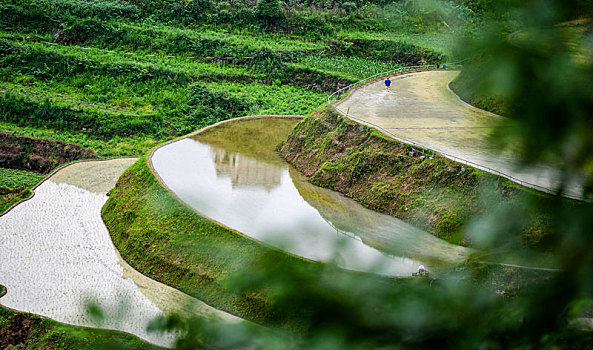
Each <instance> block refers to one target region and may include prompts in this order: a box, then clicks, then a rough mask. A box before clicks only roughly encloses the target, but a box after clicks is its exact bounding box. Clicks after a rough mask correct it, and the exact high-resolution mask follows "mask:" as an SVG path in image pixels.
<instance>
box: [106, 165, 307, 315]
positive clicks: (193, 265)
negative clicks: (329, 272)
mask: <svg viewBox="0 0 593 350" xmlns="http://www.w3.org/2000/svg"><path fill="white" fill-rule="evenodd" d="M102 214H103V220H104V221H105V224H106V225H107V228H108V229H109V232H110V234H111V237H112V239H113V242H114V243H115V246H116V247H117V248H118V250H119V251H120V252H121V255H122V256H123V257H124V258H125V259H126V261H127V262H128V263H129V264H130V265H132V266H133V267H134V268H135V269H137V270H138V271H140V272H141V273H143V274H145V275H146V276H148V277H150V278H153V279H155V280H157V281H160V282H162V283H165V284H167V285H170V286H172V287H174V288H177V289H179V290H181V291H183V292H185V293H188V294H190V295H192V296H194V297H197V298H199V299H201V300H203V301H205V302H206V303H208V304H210V305H212V306H214V307H216V308H219V309H222V310H225V311H228V312H231V313H233V314H236V315H239V316H241V317H244V318H247V319H250V320H253V321H256V322H259V323H264V324H276V325H278V324H288V323H290V318H291V317H292V315H288V316H287V315H281V314H278V313H276V312H275V311H274V310H273V307H272V305H270V304H269V303H268V300H267V299H268V298H267V296H266V291H264V290H259V291H256V292H251V293H242V292H238V291H236V290H234V289H233V288H231V286H229V285H227V283H226V279H227V278H228V277H230V276H232V275H233V274H238V273H239V272H240V271H243V270H245V269H247V268H249V266H252V265H253V264H254V263H256V262H257V260H258V259H260V258H263V257H265V258H267V259H271V260H273V261H276V262H277V263H278V264H290V265H294V266H297V267H303V268H304V267H307V268H315V266H317V264H311V263H308V262H305V261H304V260H302V259H299V258H296V257H292V256H290V255H288V254H285V253H283V252H280V251H276V250H274V249H271V248H267V247H266V246H264V245H262V244H260V243H257V242H255V241H253V240H251V239H249V238H247V237H245V236H243V235H241V234H240V233H238V232H235V231H233V230H230V229H227V228H224V227H222V226H220V225H218V224H217V223H215V222H212V221H210V220H209V219H206V218H204V217H201V216H200V215H198V214H197V213H196V212H195V211H194V210H192V209H191V208H189V207H187V206H185V205H184V204H182V203H181V202H180V201H179V200H178V199H176V198H175V197H174V196H173V195H172V194H171V193H170V192H169V191H167V190H166V189H165V188H164V187H163V186H162V185H161V184H160V183H159V182H158V181H157V179H156V178H155V176H154V175H153V174H152V172H151V171H150V170H149V168H148V166H147V164H146V159H145V158H142V159H140V160H138V161H137V162H136V163H135V164H134V165H133V166H132V167H131V168H130V169H128V170H127V171H126V172H125V173H124V174H123V175H122V177H121V178H120V179H119V180H118V182H117V185H116V187H115V188H114V189H113V190H112V191H111V192H110V197H109V200H108V201H107V203H106V205H105V206H104V207H103V213H102Z"/></svg>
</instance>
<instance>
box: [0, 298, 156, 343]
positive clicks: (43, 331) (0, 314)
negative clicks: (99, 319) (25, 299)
mask: <svg viewBox="0 0 593 350" xmlns="http://www.w3.org/2000/svg"><path fill="white" fill-rule="evenodd" d="M11 324H13V328H11V329H12V330H13V331H14V330H15V329H17V330H19V331H22V332H24V333H26V336H25V341H26V343H27V346H26V347H24V346H23V345H18V344H17V345H16V346H14V347H10V346H9V347H8V349H14V350H16V349H31V350H34V349H39V350H41V349H61V350H70V349H72V350H90V349H161V348H159V347H156V346H154V345H150V344H148V343H146V342H143V341H142V340H140V339H138V338H136V337H134V336H132V335H129V334H125V333H122V332H116V331H109V330H102V329H92V328H84V327H76V326H70V325H66V324H63V323H59V322H55V321H52V320H50V319H45V318H41V317H39V316H35V315H31V314H26V313H21V312H16V311H12V310H9V309H7V308H4V307H2V306H0V335H2V336H6V337H8V336H9V334H10V333H8V332H7V333H4V332H3V331H4V330H8V329H9V327H10V325H11ZM25 324H29V325H30V326H24V327H27V328H23V325H25Z"/></svg>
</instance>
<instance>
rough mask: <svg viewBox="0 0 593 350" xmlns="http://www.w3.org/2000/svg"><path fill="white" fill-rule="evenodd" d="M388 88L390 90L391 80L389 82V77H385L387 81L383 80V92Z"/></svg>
mask: <svg viewBox="0 0 593 350" xmlns="http://www.w3.org/2000/svg"><path fill="white" fill-rule="evenodd" d="M390 88H391V80H389V77H387V80H385V91H389V89H390Z"/></svg>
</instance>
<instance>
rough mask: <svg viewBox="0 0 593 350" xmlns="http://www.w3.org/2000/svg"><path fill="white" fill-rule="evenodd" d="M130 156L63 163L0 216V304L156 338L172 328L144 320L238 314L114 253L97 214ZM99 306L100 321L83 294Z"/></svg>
mask: <svg viewBox="0 0 593 350" xmlns="http://www.w3.org/2000/svg"><path fill="white" fill-rule="evenodd" d="M134 161H135V160H134V159H114V160H109V161H94V162H85V163H77V164H73V165H70V166H68V167H66V168H64V169H62V170H60V171H59V172H57V173H56V174H55V175H53V176H52V177H51V178H49V179H48V180H47V181H45V182H44V183H43V184H41V185H40V186H39V187H38V188H37V189H36V190H35V196H34V197H33V198H32V199H30V200H28V201H26V202H24V203H21V204H19V205H18V206H17V207H15V208H14V209H13V210H11V211H10V212H8V213H7V214H6V215H4V216H2V217H0V256H1V257H2V259H0V284H2V285H5V286H6V287H7V289H8V292H7V294H6V295H5V296H3V297H2V298H1V299H0V304H2V305H4V306H7V307H9V308H12V309H16V310H19V311H25V312H30V313H34V314H38V315H42V316H46V317H50V318H52V319H54V320H56V321H60V322H64V323H68V324H73V325H81V326H91V327H93V326H99V327H101V328H107V329H115V330H121V331H125V332H128V333H132V334H134V335H136V336H138V337H140V338H142V339H145V340H147V341H149V342H152V343H154V344H158V345H161V346H172V345H173V343H174V340H175V336H174V335H173V334H156V333H148V332H147V331H146V326H147V325H148V323H149V322H150V321H151V320H152V319H154V318H155V317H158V316H163V314H167V313H172V312H183V311H185V312H187V313H190V314H192V315H205V316H216V317H218V318H221V319H225V320H233V321H237V320H238V319H237V318H236V317H234V316H232V315H229V314H226V313H223V312H221V311H218V310H216V309H214V308H212V307H210V306H208V305H206V304H204V303H202V302H200V301H198V300H195V299H193V298H191V297H189V296H187V295H185V294H183V293H181V292H179V291H177V290H174V289H173V288H170V287H167V286H165V285H163V284H161V283H158V282H156V281H153V280H151V279H149V278H147V277H145V276H142V275H140V274H139V273H138V272H136V271H134V270H133V269H132V268H131V267H130V266H129V265H127V264H126V263H125V262H124V261H123V260H121V259H120V258H119V255H118V254H117V251H116V250H115V247H114V246H113V243H112V242H111V238H110V237H109V233H108V232H107V228H106V227H105V225H104V223H103V221H102V219H101V208H102V207H103V205H104V204H105V202H106V200H107V195H106V192H107V190H109V189H110V188H112V187H113V186H114V185H115V182H116V180H117V178H118V177H119V176H120V175H121V173H122V172H123V171H124V170H125V169H126V168H127V167H129V166H130V165H131V164H132V163H133V162H134ZM89 301H90V302H95V303H97V304H98V305H99V306H100V307H101V308H102V309H103V310H104V311H105V315H106V317H105V319H104V320H103V322H102V323H100V324H97V323H95V322H94V321H93V320H92V319H91V317H90V316H89V314H88V313H87V312H86V307H85V305H86V303H87V302H89Z"/></svg>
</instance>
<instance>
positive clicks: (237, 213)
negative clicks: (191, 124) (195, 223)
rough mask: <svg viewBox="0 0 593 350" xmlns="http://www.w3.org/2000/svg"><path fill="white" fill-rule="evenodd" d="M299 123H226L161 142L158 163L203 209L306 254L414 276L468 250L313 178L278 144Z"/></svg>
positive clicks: (343, 264)
mask: <svg viewBox="0 0 593 350" xmlns="http://www.w3.org/2000/svg"><path fill="white" fill-rule="evenodd" d="M296 123H297V120H295V119H280V118H266V119H254V120H244V121H235V122H231V123H226V124H223V125H221V126H218V127H216V128H214V129H211V130H210V131H207V132H205V133H202V134H200V135H198V136H197V137H195V138H186V139H183V140H180V141H177V142H175V143H172V144H170V145H167V146H165V147H162V148H160V149H159V150H157V151H156V152H155V154H154V155H153V157H152V163H153V165H154V168H155V169H156V171H157V173H158V174H159V176H160V177H161V178H162V179H163V181H164V182H165V184H166V185H167V186H168V187H169V188H170V189H171V190H172V191H174V192H175V193H176V194H177V195H178V196H179V197H180V198H181V200H183V201H184V202H185V203H187V204H189V205H190V206H191V207H193V208H194V209H195V210H197V211H198V212H200V213H202V214H204V215H206V216H207V217H210V218H211V219H214V220H216V221H218V222H220V223H222V224H224V225H226V226H228V227H230V228H233V229H235V230H237V231H239V232H242V233H244V234H246V235H248V236H250V237H252V238H254V239H256V240H258V241H261V242H264V243H266V244H269V245H271V246H274V247H278V248H281V249H284V250H285V251H288V252H290V253H292V254H295V255H298V256H301V257H304V258H308V259H311V260H320V261H334V262H335V263H337V264H338V265H339V266H341V267H344V268H347V269H351V270H358V271H373V272H377V273H381V274H386V275H395V276H409V275H410V274H411V273H412V272H414V271H416V270H417V268H418V266H419V265H420V264H425V265H427V266H428V267H429V268H432V269H437V268H439V267H441V266H443V265H446V264H448V263H452V262H456V261H460V260H461V259H463V258H464V257H465V256H466V254H467V250H465V249H464V248H461V247H456V246H453V245H450V244H448V243H446V242H444V241H441V240H439V239H437V238H435V237H434V236H432V235H430V234H428V233H426V232H423V231H421V230H419V229H417V228H414V227H413V226H411V225H408V224H406V223H404V222H402V221H400V220H397V219H395V218H393V217H390V216H386V215H382V214H378V213H375V212H373V211H370V210H367V209H365V208H363V207H362V206H360V205H358V204H357V203H356V202H354V201H352V200H350V199H347V198H344V197H343V196H341V195H339V194H337V193H335V192H332V191H328V190H325V189H321V188H318V187H315V186H313V185H311V184H309V183H308V182H307V181H306V179H305V178H304V177H303V176H301V175H300V174H299V173H298V172H297V171H295V170H294V169H292V168H291V167H290V166H289V165H288V164H287V163H286V162H285V161H284V160H283V159H282V158H281V157H280V156H279V154H278V153H277V152H276V151H275V149H276V147H277V146H278V145H279V144H280V143H281V142H282V141H283V140H284V139H286V137H287V136H288V134H289V132H290V130H291V129H292V127H293V126H294V125H295V124H296ZM376 248H379V249H380V250H381V251H379V250H378V249H376ZM384 252H387V253H389V254H385V253H384Z"/></svg>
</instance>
